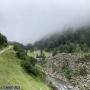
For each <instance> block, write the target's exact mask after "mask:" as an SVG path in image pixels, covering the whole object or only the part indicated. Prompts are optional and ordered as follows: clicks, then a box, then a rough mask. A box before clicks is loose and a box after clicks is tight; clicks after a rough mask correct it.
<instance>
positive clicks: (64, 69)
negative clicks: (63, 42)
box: [62, 61, 72, 80]
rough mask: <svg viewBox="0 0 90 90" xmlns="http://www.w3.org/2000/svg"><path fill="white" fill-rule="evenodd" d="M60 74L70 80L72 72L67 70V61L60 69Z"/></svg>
mask: <svg viewBox="0 0 90 90" xmlns="http://www.w3.org/2000/svg"><path fill="white" fill-rule="evenodd" d="M62 73H63V74H64V75H65V77H66V78H67V79H68V80H70V79H71V77H72V71H71V70H70V69H69V64H68V62H67V61H65V62H64V65H63V67H62Z"/></svg>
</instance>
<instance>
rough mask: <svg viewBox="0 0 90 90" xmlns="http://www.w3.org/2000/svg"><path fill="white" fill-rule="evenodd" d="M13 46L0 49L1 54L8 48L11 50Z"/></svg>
mask: <svg viewBox="0 0 90 90" xmlns="http://www.w3.org/2000/svg"><path fill="white" fill-rule="evenodd" d="M11 48H13V46H8V47H6V48H5V49H3V50H0V54H2V53H4V52H5V51H7V50H9V49H11Z"/></svg>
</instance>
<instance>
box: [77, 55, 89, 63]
mask: <svg viewBox="0 0 90 90" xmlns="http://www.w3.org/2000/svg"><path fill="white" fill-rule="evenodd" d="M87 62H90V55H84V57H82V58H79V59H78V61H77V63H87Z"/></svg>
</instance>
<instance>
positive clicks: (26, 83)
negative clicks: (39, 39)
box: [0, 49, 50, 90]
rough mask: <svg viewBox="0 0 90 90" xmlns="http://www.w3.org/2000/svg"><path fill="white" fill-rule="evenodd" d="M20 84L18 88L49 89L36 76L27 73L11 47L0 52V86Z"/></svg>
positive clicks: (22, 89) (29, 89) (26, 89)
mask: <svg viewBox="0 0 90 90" xmlns="http://www.w3.org/2000/svg"><path fill="white" fill-rule="evenodd" d="M3 85H6V86H10V85H12V86H15V85H16V86H20V88H21V89H20V90H50V88H49V87H48V86H47V85H46V84H45V83H43V81H42V80H40V79H39V78H38V77H37V78H36V77H34V76H31V75H29V74H27V73H26V72H25V71H24V69H23V68H22V67H21V60H20V59H18V58H17V57H16V53H15V51H14V50H13V49H10V50H7V51H5V52H3V53H2V54H0V86H3Z"/></svg>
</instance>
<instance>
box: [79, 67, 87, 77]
mask: <svg viewBox="0 0 90 90" xmlns="http://www.w3.org/2000/svg"><path fill="white" fill-rule="evenodd" d="M79 74H80V75H81V76H86V75H87V70H86V68H85V67H82V68H80V70H79Z"/></svg>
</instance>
